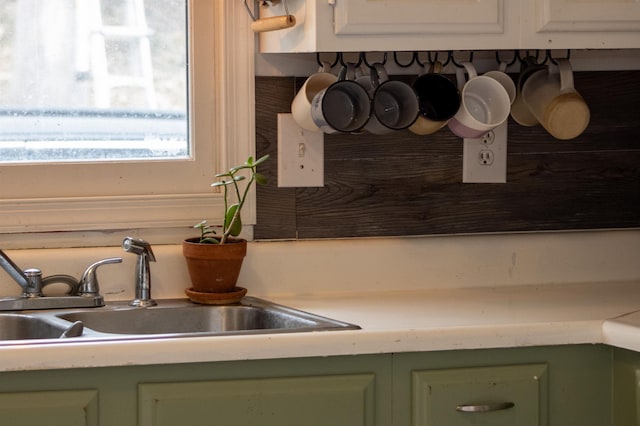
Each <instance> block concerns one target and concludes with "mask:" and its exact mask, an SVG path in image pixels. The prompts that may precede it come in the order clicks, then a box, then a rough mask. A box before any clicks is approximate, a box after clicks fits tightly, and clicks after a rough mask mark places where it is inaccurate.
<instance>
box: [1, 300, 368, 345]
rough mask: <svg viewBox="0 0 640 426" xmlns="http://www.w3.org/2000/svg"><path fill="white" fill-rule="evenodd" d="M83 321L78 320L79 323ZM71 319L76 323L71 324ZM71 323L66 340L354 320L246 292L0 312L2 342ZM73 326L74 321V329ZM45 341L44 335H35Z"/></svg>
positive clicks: (338, 325)
mask: <svg viewBox="0 0 640 426" xmlns="http://www.w3.org/2000/svg"><path fill="white" fill-rule="evenodd" d="M78 322H81V323H82V324H78ZM74 323H75V324H74ZM72 325H75V326H77V325H80V326H81V327H82V326H83V330H82V328H81V329H80V332H79V333H77V334H73V336H78V334H81V335H79V336H78V337H72V336H67V339H65V341H77V340H78V339H83V340H89V339H93V340H114V339H151V338H169V337H171V338H173V337H194V336H215V335H236V334H266V333H295V332H310V331H329V330H350V329H351V330H353V329H358V328H360V327H358V326H357V325H353V324H348V323H345V322H341V321H337V320H333V319H330V318H325V317H322V316H318V315H315V314H311V313H308V312H303V311H300V310H297V309H292V308H289V307H286V306H281V305H277V304H274V303H271V302H268V301H265V300H262V299H257V298H253V297H245V298H244V299H242V301H241V302H240V303H237V304H233V305H223V306H211V305H197V304H194V303H191V302H189V301H188V300H186V299H171V300H158V306H154V307H148V308H140V307H131V306H129V305H128V303H127V302H111V303H107V305H106V306H104V307H99V308H78V309H64V310H50V311H28V312H25V311H23V312H21V313H19V314H0V344H5V345H6V344H15V343H16V342H15V341H16V340H25V339H56V341H57V342H60V340H58V338H59V337H60V336H61V335H62V333H64V332H65V331H69V330H70V327H71V326H72ZM73 330H74V331H77V327H75V328H74V329H73ZM34 343H43V340H37V341H34Z"/></svg>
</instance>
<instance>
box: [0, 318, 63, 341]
mask: <svg viewBox="0 0 640 426" xmlns="http://www.w3.org/2000/svg"><path fill="white" fill-rule="evenodd" d="M66 329H67V327H64V326H63V325H58V324H52V323H50V322H49V321H47V320H45V319H43V318H39V317H34V316H32V315H22V314H0V340H25V339H57V338H59V337H60V336H61V335H62V333H64V332H65V331H66Z"/></svg>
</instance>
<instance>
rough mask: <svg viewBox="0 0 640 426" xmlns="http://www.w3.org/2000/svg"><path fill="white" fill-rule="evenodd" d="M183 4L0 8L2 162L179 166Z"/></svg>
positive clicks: (1, 0)
mask: <svg viewBox="0 0 640 426" xmlns="http://www.w3.org/2000/svg"><path fill="white" fill-rule="evenodd" d="M186 29H187V25H186V2H185V0H46V1H43V0H0V162H4V163H6V162H40V161H56V162H68V161H73V162H76V161H92V160H98V161H109V160H118V161H122V160H140V159H184V158H186V157H188V156H189V143H188V138H187V134H188V131H187V77H186V76H187V70H186V62H187V61H186V56H187V49H186V46H187V40H186V38H187V36H186V33H187V31H186Z"/></svg>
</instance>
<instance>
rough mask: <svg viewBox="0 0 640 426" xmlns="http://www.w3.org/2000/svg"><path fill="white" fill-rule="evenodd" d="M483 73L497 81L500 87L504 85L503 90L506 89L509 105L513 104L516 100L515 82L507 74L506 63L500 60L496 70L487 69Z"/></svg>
mask: <svg viewBox="0 0 640 426" xmlns="http://www.w3.org/2000/svg"><path fill="white" fill-rule="evenodd" d="M483 75H486V76H487V77H491V78H493V79H494V80H496V81H497V82H498V83H500V84H502V87H504V90H506V91H507V94H508V95H509V100H510V101H511V105H513V102H514V101H515V100H516V84H515V83H514V82H513V79H512V78H511V77H510V76H509V74H507V63H506V62H501V63H500V66H499V68H498V69H497V70H492V71H487V72H485V73H484V74H483Z"/></svg>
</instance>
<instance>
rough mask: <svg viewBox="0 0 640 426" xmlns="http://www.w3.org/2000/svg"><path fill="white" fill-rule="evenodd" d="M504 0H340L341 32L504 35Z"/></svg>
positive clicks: (338, 31) (337, 8) (338, 24)
mask: <svg viewBox="0 0 640 426" xmlns="http://www.w3.org/2000/svg"><path fill="white" fill-rule="evenodd" d="M503 8H504V6H503V0H449V1H442V0H422V1H418V0H339V1H336V5H335V33H336V34H338V35H348V34H361V35H374V34H375V35H377V34H387V35H400V34H413V35H419V34H425V35H426V34H501V33H503V32H504V25H505V23H504V12H503Z"/></svg>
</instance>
